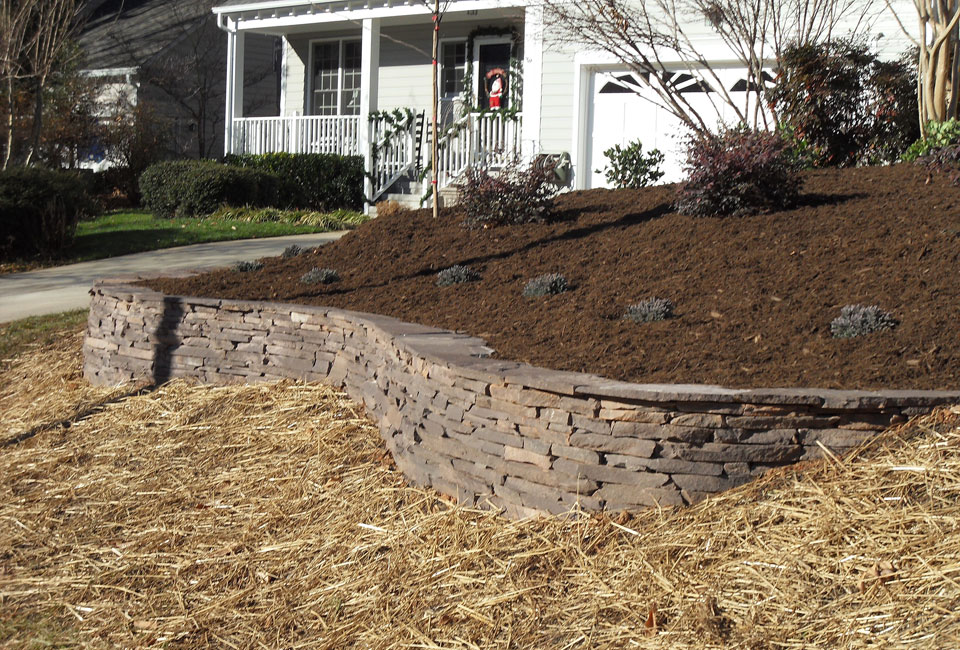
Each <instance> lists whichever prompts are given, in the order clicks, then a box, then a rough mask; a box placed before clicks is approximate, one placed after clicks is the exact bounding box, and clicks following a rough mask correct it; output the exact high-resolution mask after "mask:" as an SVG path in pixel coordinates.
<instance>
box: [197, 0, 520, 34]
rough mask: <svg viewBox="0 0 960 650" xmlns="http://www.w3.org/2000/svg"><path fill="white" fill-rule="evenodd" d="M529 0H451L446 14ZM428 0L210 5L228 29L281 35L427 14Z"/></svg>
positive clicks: (235, 0) (236, 0)
mask: <svg viewBox="0 0 960 650" xmlns="http://www.w3.org/2000/svg"><path fill="white" fill-rule="evenodd" d="M530 3H531V0H450V1H449V2H448V3H447V9H446V15H447V16H448V17H452V18H454V19H456V17H457V14H460V15H461V16H463V15H466V14H467V12H471V14H472V13H473V12H477V11H488V10H491V9H493V10H496V9H509V8H513V7H525V6H527V5H529V4H530ZM428 4H429V0H427V1H426V2H423V1H421V0H259V1H257V0H254V1H251V0H224V1H223V2H222V3H221V4H219V5H218V6H216V7H214V8H213V13H215V14H216V15H217V19H218V21H219V23H220V26H221V27H223V28H225V29H228V30H231V31H232V30H234V29H236V30H245V31H255V32H262V33H267V34H275V35H283V34H286V33H290V32H295V31H303V30H305V29H309V27H310V26H313V25H322V24H330V23H341V22H353V23H356V21H358V20H362V19H365V18H379V19H385V20H387V21H400V22H403V21H405V20H410V19H416V18H422V17H425V16H429V15H430V14H431V13H432V11H431V9H430V8H429V6H428Z"/></svg>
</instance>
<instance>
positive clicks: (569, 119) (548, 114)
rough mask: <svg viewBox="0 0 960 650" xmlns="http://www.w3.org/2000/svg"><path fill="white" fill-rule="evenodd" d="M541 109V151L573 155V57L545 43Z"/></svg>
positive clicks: (575, 91)
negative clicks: (570, 153)
mask: <svg viewBox="0 0 960 650" xmlns="http://www.w3.org/2000/svg"><path fill="white" fill-rule="evenodd" d="M544 48H545V49H544V52H543V80H542V82H541V84H542V90H541V96H542V100H541V108H540V148H541V149H542V150H543V151H544V152H545V153H560V152H563V151H566V152H569V151H571V147H572V145H573V143H572V141H571V138H572V136H573V108H574V102H575V101H576V95H577V89H576V88H575V87H574V61H573V53H572V52H569V51H562V50H559V49H558V48H556V47H550V46H549V45H548V44H547V43H544Z"/></svg>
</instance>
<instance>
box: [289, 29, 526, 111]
mask: <svg viewBox="0 0 960 650" xmlns="http://www.w3.org/2000/svg"><path fill="white" fill-rule="evenodd" d="M511 24H512V25H514V26H515V27H516V29H517V31H519V32H522V31H523V21H522V18H518V19H517V20H515V21H511V20H509V19H503V18H497V19H483V18H480V19H478V20H477V21H476V22H474V21H469V22H467V21H452V20H448V21H446V22H444V23H443V26H442V27H441V32H440V36H441V38H443V39H447V38H466V37H467V36H468V35H469V34H470V32H472V31H473V30H475V29H476V28H477V27H504V28H507V27H509V26H510V25H511ZM381 34H382V36H381V39H380V89H379V101H378V109H379V110H392V109H394V108H406V107H409V108H415V109H418V110H429V108H430V100H431V96H432V92H433V91H432V89H431V84H430V68H431V64H430V50H431V44H432V36H433V33H432V31H431V24H430V23H427V22H425V23H423V24H421V25H406V26H401V27H388V26H385V27H382V28H381ZM342 37H355V38H360V29H359V27H357V28H356V29H347V30H338V31H325V32H316V33H311V34H309V35H297V36H290V37H288V38H287V42H286V67H285V74H284V81H283V94H284V112H285V114H286V115H288V116H293V115H298V114H299V115H304V114H305V113H306V112H307V107H308V103H307V101H306V98H305V93H306V92H307V90H308V88H309V80H308V75H309V72H308V70H307V67H308V66H309V61H310V42H311V41H312V40H320V39H325V38H342Z"/></svg>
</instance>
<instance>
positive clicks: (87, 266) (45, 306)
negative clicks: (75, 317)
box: [0, 231, 346, 323]
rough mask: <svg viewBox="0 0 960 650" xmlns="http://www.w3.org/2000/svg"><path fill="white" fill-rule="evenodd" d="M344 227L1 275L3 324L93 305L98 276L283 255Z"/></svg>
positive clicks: (327, 237) (331, 238)
mask: <svg viewBox="0 0 960 650" xmlns="http://www.w3.org/2000/svg"><path fill="white" fill-rule="evenodd" d="M345 232H346V231H341V232H328V233H317V234H312V235H292V236H289V237H271V238H269V239H244V240H241V241H223V242H212V243H209V244H194V245H192V246H180V247H178V248H167V249H164V250H159V251H149V252H146V253H133V254H131V255H122V256H120V257H111V258H108V259H105V260H95V261H93V262H81V263H80V264H70V265H68V266H57V267H54V268H50V269H41V270H39V271H28V272H27V273H11V274H9V275H0V323H6V322H8V321H12V320H17V319H20V318H26V317H28V316H42V315H44V314H55V313H57V312H61V311H67V310H70V309H82V308H84V307H87V306H88V305H89V304H90V295H89V294H88V293H87V292H88V291H89V290H90V287H91V285H92V284H93V281H94V280H96V279H98V278H108V277H111V276H115V275H127V274H130V273H140V272H154V271H169V270H173V269H178V268H197V267H204V266H228V265H230V264H233V263H234V262H236V261H238V260H253V259H257V258H260V257H271V256H276V255H279V254H280V253H282V252H283V249H284V248H286V247H287V246H290V245H292V244H296V245H297V246H302V247H304V248H312V247H314V246H319V245H321V244H326V243H328V242H331V241H334V240H336V239H339V238H340V237H342V236H343V235H344V234H345Z"/></svg>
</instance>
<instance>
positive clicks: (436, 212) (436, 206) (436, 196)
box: [430, 0, 440, 219]
mask: <svg viewBox="0 0 960 650" xmlns="http://www.w3.org/2000/svg"><path fill="white" fill-rule="evenodd" d="M439 38H440V0H434V4H433V120H432V122H431V126H430V136H431V139H432V140H433V146H432V147H431V152H430V172H431V174H430V175H431V180H430V184H431V187H432V188H433V218H434V219H436V218H437V217H439V216H440V185H439V184H438V183H437V171H438V170H437V167H438V166H439V164H440V156H439V152H440V143H439V142H438V141H437V135H438V133H437V131H438V129H437V103H438V102H439V101H440V98H439V94H440V93H439V89H438V85H437V84H438V80H437V46H438V43H439Z"/></svg>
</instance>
